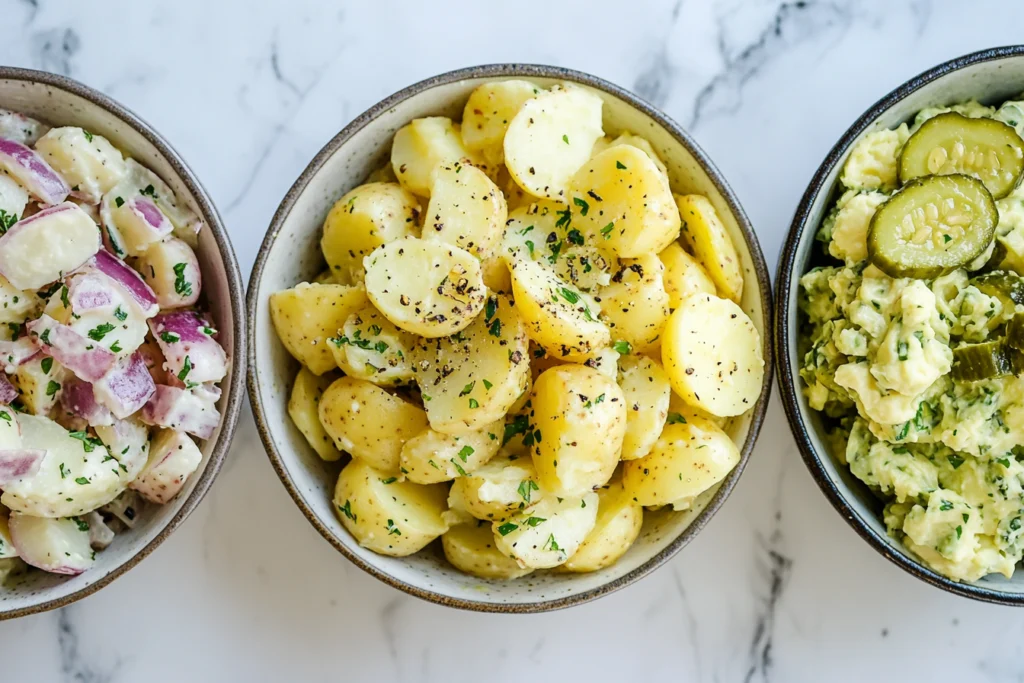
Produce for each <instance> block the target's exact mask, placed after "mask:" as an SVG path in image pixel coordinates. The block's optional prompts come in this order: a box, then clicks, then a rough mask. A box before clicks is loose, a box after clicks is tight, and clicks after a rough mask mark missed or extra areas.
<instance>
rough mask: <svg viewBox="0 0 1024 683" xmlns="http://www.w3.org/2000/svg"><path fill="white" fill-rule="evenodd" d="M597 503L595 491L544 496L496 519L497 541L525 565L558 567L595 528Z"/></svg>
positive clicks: (510, 554) (505, 550) (494, 527)
mask: <svg viewBox="0 0 1024 683" xmlns="http://www.w3.org/2000/svg"><path fill="white" fill-rule="evenodd" d="M597 507H598V500H597V494H596V493H593V492H588V493H585V494H583V495H582V496H578V497H562V498H557V497H554V496H550V497H546V498H542V499H541V501H540V502H539V503H537V504H536V505H535V506H533V507H532V508H530V509H529V510H523V511H521V512H518V513H516V514H514V515H512V516H511V517H509V518H508V519H506V520H504V521H495V522H492V524H491V528H493V529H494V540H495V543H496V544H497V546H498V550H499V551H501V552H503V553H505V554H506V555H509V556H510V557H514V558H515V560H516V562H517V563H518V564H519V566H521V567H529V568H531V569H549V568H551V567H557V566H558V565H560V564H562V563H563V562H565V561H566V560H567V559H568V558H570V557H572V556H573V554H574V553H575V552H576V551H577V550H578V549H579V547H580V545H581V544H582V543H583V541H584V539H585V538H586V537H587V534H589V533H590V531H591V530H592V529H593V528H594V524H595V522H596V521H597Z"/></svg>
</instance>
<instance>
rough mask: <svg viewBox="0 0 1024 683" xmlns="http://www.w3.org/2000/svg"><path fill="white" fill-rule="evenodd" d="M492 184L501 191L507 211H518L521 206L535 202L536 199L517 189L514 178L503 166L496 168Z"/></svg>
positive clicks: (517, 185) (521, 189) (519, 188)
mask: <svg viewBox="0 0 1024 683" xmlns="http://www.w3.org/2000/svg"><path fill="white" fill-rule="evenodd" d="M494 182H495V183H496V184H497V185H498V187H499V188H500V189H501V194H502V195H504V197H505V203H506V204H507V205H508V210H509V211H512V210H513V209H518V208H519V207H521V206H529V205H530V204H532V203H533V202H535V201H537V198H536V197H534V196H533V195H532V194H530V193H529V192H527V191H526V190H524V189H523V188H521V187H519V184H518V183H516V181H515V178H513V177H512V174H511V173H509V172H508V168H506V167H505V165H504V164H502V165H501V166H498V170H497V172H496V173H495V178H494Z"/></svg>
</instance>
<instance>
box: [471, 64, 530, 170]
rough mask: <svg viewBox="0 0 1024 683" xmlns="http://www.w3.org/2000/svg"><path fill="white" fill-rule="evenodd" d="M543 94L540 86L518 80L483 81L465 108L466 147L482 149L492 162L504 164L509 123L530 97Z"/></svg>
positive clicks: (475, 149)
mask: <svg viewBox="0 0 1024 683" xmlns="http://www.w3.org/2000/svg"><path fill="white" fill-rule="evenodd" d="M540 93H541V89H540V87H539V86H537V85H534V84H533V83H530V82H529V81H521V80H517V79H509V80H507V81H494V82H492V83H484V84H483V85H481V86H480V87H478V88H477V89H476V90H474V91H473V92H472V93H470V95H469V99H468V100H466V106H465V108H464V109H463V110H462V143H463V144H464V145H465V146H466V149H470V150H474V151H478V152H481V153H482V154H483V155H484V157H486V158H487V160H488V162H489V163H491V164H499V163H501V162H502V161H503V160H504V158H505V150H504V145H503V143H504V141H505V131H507V130H508V125H509V123H510V122H511V121H512V119H513V118H514V117H515V115H516V114H517V113H518V112H519V110H520V109H521V108H522V106H523V105H524V104H525V103H526V102H527V100H532V99H533V98H534V97H536V96H537V95H539V94H540Z"/></svg>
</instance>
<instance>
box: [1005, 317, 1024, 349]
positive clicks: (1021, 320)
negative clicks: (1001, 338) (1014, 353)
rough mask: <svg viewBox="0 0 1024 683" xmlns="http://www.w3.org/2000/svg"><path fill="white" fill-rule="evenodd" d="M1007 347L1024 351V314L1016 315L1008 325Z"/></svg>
mask: <svg viewBox="0 0 1024 683" xmlns="http://www.w3.org/2000/svg"><path fill="white" fill-rule="evenodd" d="M1006 345H1007V346H1009V347H1010V348H1012V349H1017V350H1018V351H1024V313H1016V314H1014V316H1013V317H1012V318H1010V322H1008V323H1006Z"/></svg>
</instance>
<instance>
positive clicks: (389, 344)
mask: <svg viewBox="0 0 1024 683" xmlns="http://www.w3.org/2000/svg"><path fill="white" fill-rule="evenodd" d="M328 342H330V347H331V352H332V353H334V360H335V361H336V362H337V363H338V367H339V368H341V369H342V370H343V371H344V372H345V374H346V375H348V376H349V377H356V378H358V379H365V380H367V381H368V382H373V383H374V384H380V385H382V386H391V385H395V384H402V383H405V382H411V381H412V379H413V377H414V374H413V369H412V350H413V348H414V347H415V345H416V336H415V335H413V334H410V333H409V332H406V331H405V330H403V329H401V328H399V327H398V326H396V325H395V324H394V323H392V322H391V321H390V320H388V319H387V318H385V317H384V316H383V315H382V314H381V313H380V311H378V310H377V309H376V308H374V307H373V304H371V303H369V302H367V303H366V305H365V306H363V307H362V308H361V309H359V310H358V311H356V312H355V313H353V314H352V315H350V316H349V317H348V318H347V319H346V320H345V324H344V325H343V326H342V328H341V329H340V330H339V331H338V334H337V335H335V336H334V337H331V338H330V339H328Z"/></svg>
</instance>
